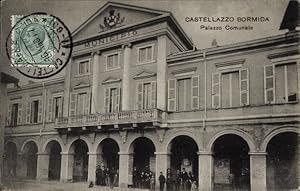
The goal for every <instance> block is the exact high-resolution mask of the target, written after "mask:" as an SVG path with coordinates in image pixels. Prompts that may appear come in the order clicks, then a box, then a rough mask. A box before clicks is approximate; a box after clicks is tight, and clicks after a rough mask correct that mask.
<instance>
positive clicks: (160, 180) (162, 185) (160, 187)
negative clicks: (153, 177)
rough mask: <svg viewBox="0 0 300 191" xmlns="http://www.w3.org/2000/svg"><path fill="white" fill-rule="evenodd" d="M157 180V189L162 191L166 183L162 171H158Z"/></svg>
mask: <svg viewBox="0 0 300 191" xmlns="http://www.w3.org/2000/svg"><path fill="white" fill-rule="evenodd" d="M158 180H159V190H160V191H163V190H164V187H165V183H166V178H165V176H164V175H163V173H162V172H160V175H159V178H158Z"/></svg>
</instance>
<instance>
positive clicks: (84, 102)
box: [56, 92, 91, 116]
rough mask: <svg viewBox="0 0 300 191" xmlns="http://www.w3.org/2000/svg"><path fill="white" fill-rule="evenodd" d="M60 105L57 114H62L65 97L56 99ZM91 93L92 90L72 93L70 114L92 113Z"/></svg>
mask: <svg viewBox="0 0 300 191" xmlns="http://www.w3.org/2000/svg"><path fill="white" fill-rule="evenodd" d="M56 101H57V105H58V110H57V115H58V116H62V114H63V113H62V111H63V108H62V107H60V106H62V105H63V98H59V99H57V100H56ZM90 107H91V95H90V92H79V93H71V95H70V109H69V115H70V116H76V115H87V114H90Z"/></svg>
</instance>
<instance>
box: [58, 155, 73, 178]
mask: <svg viewBox="0 0 300 191" xmlns="http://www.w3.org/2000/svg"><path fill="white" fill-rule="evenodd" d="M60 154H61V172H60V181H61V182H68V181H72V179H73V163H74V153H65V152H61V153H60Z"/></svg>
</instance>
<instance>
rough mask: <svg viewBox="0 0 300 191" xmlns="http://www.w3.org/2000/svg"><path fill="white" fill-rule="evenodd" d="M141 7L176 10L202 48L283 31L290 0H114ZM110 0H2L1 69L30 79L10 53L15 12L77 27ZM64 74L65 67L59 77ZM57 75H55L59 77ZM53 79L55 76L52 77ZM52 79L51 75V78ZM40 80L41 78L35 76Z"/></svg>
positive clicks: (272, 34)
mask: <svg viewBox="0 0 300 191" xmlns="http://www.w3.org/2000/svg"><path fill="white" fill-rule="evenodd" d="M112 1H114V2H121V3H125V4H132V5H136V6H141V7H148V8H153V9H160V10H167V11H170V12H172V14H173V15H174V17H175V18H176V20H177V21H178V22H179V24H180V25H181V27H182V28H183V29H184V31H185V32H186V33H187V35H188V36H189V37H190V38H191V39H192V41H193V43H194V44H195V45H196V47H197V48H198V49H203V48H209V47H211V42H212V40H213V39H216V41H217V43H218V45H220V46H222V45H226V44H232V43H237V42H243V41H248V40H253V39H258V38H263V37H269V36H274V35H278V34H283V33H284V32H286V31H279V27H280V23H281V20H282V18H283V15H284V12H285V9H286V7H287V5H288V2H289V0H112ZM106 2H107V1H106V0H88V1H83V0H62V1H59V0H23V1H20V0H4V1H3V0H2V1H1V62H0V71H3V72H6V73H9V74H11V75H14V76H16V77H17V78H19V79H21V83H20V84H21V85H22V84H25V83H27V82H28V80H30V79H29V78H27V77H23V76H22V75H21V74H19V73H18V72H17V71H16V70H15V69H14V68H12V67H11V66H10V61H9V60H8V58H7V56H6V50H5V40H6V38H7V36H8V33H9V31H10V29H11V20H10V18H11V15H28V14H30V13H34V12H46V13H49V14H52V15H55V16H57V17H59V18H60V19H61V20H62V21H63V22H64V23H65V24H66V25H67V27H68V28H69V29H70V31H73V30H74V29H75V28H76V27H77V26H79V25H80V24H82V23H83V22H84V21H85V20H86V19H87V18H88V17H89V16H91V15H92V14H93V13H94V12H96V11H97V10H98V9H100V8H101V7H102V6H103V5H104V4H105V3H106ZM191 17H210V18H212V17H214V18H217V17H233V18H234V19H235V21H234V22H232V23H222V22H218V23H208V22H206V23H205V22H187V21H186V20H187V19H189V18H191ZM237 17H264V18H266V17H267V18H268V19H269V21H267V22H236V20H237ZM227 24H230V25H234V26H244V25H245V26H247V25H251V26H253V30H250V31H227V30H224V27H225V25H227ZM201 25H211V26H221V27H222V30H204V29H200V26H201ZM61 76H63V71H62V72H61V73H60V74H59V75H56V76H55V77H61ZM55 77H53V78H55ZM50 79H51V78H50ZM48 80H49V79H48ZM34 81H40V80H34Z"/></svg>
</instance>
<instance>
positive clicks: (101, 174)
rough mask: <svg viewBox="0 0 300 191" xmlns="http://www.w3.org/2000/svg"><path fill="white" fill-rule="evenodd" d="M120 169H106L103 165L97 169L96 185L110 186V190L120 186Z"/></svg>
mask: <svg viewBox="0 0 300 191" xmlns="http://www.w3.org/2000/svg"><path fill="white" fill-rule="evenodd" d="M118 183H119V169H114V168H111V169H109V168H108V167H105V166H104V165H103V164H101V165H98V166H97V168H96V185H100V186H109V187H110V188H113V187H116V186H118Z"/></svg>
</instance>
